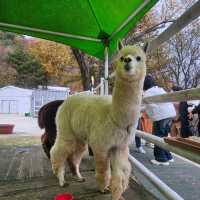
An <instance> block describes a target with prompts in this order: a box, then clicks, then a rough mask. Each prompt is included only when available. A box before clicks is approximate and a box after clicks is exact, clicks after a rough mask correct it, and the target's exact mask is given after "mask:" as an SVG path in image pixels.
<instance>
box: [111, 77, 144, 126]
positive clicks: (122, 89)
mask: <svg viewBox="0 0 200 200" xmlns="http://www.w3.org/2000/svg"><path fill="white" fill-rule="evenodd" d="M142 87H143V81H142V80H137V81H132V82H129V81H127V80H123V79H121V78H119V77H116V80H115V87H114V91H113V97H112V109H111V110H112V111H111V114H112V118H113V120H114V122H115V123H116V124H117V125H118V126H120V127H122V128H127V127H128V126H131V125H136V124H137V120H138V117H139V113H140V104H141V99H142Z"/></svg>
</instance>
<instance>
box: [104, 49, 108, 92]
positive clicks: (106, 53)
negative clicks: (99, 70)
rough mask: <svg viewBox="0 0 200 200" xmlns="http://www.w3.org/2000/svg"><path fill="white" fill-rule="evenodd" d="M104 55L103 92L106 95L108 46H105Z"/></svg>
mask: <svg viewBox="0 0 200 200" xmlns="http://www.w3.org/2000/svg"><path fill="white" fill-rule="evenodd" d="M104 56H105V60H104V78H105V80H104V86H105V87H104V88H105V89H104V94H105V95H108V47H105V51H104Z"/></svg>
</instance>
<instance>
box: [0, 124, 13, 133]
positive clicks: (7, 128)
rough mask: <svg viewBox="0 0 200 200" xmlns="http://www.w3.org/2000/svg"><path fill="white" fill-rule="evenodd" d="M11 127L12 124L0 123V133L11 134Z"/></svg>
mask: <svg viewBox="0 0 200 200" xmlns="http://www.w3.org/2000/svg"><path fill="white" fill-rule="evenodd" d="M13 128H14V125H13V124H0V134H12V133H13Z"/></svg>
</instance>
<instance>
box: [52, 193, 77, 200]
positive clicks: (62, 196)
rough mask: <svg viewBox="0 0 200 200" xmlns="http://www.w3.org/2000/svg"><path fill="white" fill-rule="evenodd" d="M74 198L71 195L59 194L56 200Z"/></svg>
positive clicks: (71, 199)
mask: <svg viewBox="0 0 200 200" xmlns="http://www.w3.org/2000/svg"><path fill="white" fill-rule="evenodd" d="M73 199H74V198H73V196H72V195H71V194H70V193H63V194H58V195H56V196H55V198H54V200H73Z"/></svg>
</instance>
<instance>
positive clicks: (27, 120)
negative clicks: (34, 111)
mask: <svg viewBox="0 0 200 200" xmlns="http://www.w3.org/2000/svg"><path fill="white" fill-rule="evenodd" d="M0 124H14V125H15V127H14V131H13V132H14V133H13V135H24V136H36V135H37V136H40V135H41V134H42V132H43V131H42V130H41V129H40V128H39V127H38V124H37V118H33V117H24V116H19V115H14V114H0Z"/></svg>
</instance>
